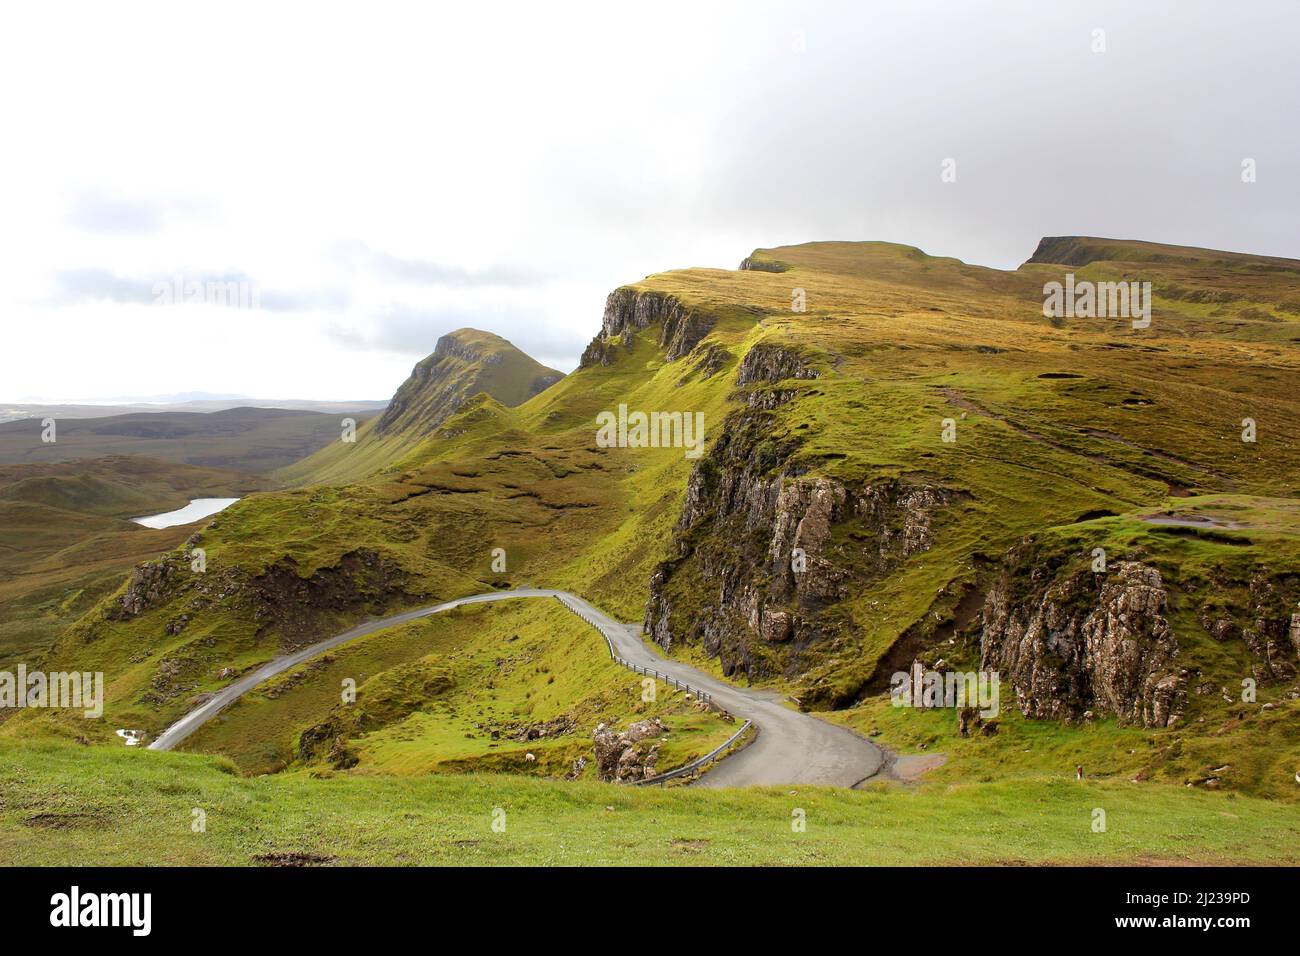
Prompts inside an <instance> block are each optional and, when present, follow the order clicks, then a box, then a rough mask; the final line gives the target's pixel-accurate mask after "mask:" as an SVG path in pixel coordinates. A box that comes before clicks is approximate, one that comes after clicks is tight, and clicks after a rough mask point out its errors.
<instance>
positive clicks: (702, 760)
mask: <svg viewBox="0 0 1300 956" xmlns="http://www.w3.org/2000/svg"><path fill="white" fill-rule="evenodd" d="M555 600H557V601H559V602H560V603H561V604H563V605H564V606H565V607H566V608H568V609H569V610H570V611H572V612H573V613H574V614H575V615H577V616H578V617H580V618H582V620H584V621H586V622H587V623H588V624H590V625H591V626H592V627H594V628H595V629H596V630H597V631H599V632H600V636H601V637H603V638H604V639H605V646H606V647H608V648H609V656H610V659H611V660H612V661H613V662H614V663H615V664H618V665H620V666H622V667H626V668H627V669H628V670H630V671H634V672H635V673H637V674H644V675H646V676H647V677H654V678H655V679H656V680H661V681H663V682H664V683H665V684H671V685H672V686H673V687H676V688H677V689H678V690H681V691H685V692H686V693H688V694H694V695H695V697H696V699H697V700H699V701H702V702H703V703H705V704H707V705H708V706H709V707H711V708H713V709H714V710H716V711H719V712H720V713H726V711H725V710H723V708H721V707H719V706H718V704H717V702H716V701H714V699H713V695H712V694H710V693H709V692H708V691H702V690H700V689H699V688H698V687H692V686H691V685H690V684H688V683H686V681H684V680H678V679H677V678H676V677H673V676H671V675H669V674H661V673H660V672H659V671H658V670H657V669H655V668H653V667H645V666H643V665H641V664H634V663H633V662H632V661H629V660H627V659H626V658H623V657H619V656H618V652H617V651H616V650H615V649H614V641H613V639H612V638H611V637H610V636H609V635H608V634H607V633H606V632H605V628H603V627H602V626H601V625H600V624H599V623H598V622H597V621H595V620H594V619H593V618H592V617H591V615H589V614H586V613H585V612H584V611H583V610H582V609H581V608H580V607H578V606H576V605H574V604H570V603H569V602H568V601H567V600H565V599H564V597H562V596H561V595H559V594H557V595H555ZM750 727H754V729H755V731H757V730H758V728H757V727H755V725H754V722H753V721H752V720H746V721H745V722H744V723H743V724H741V725H740V729H739V730H737V731H736V732H735V733H734V734H732V735H731V736H730V737H728V738H727V739H726V741H725V742H723V743H722V744H721V745H719V746H717V747H715V748H714V749H713V750H711V751H709V752H708V753H707V754H705V755H704V756H703V757H699V758H697V759H695V760H692V761H691V762H690V763H688V764H683V765H682V766H680V767H678V768H677V769H676V770H669V771H668V772H667V773H661V774H659V775H658V776H655V777H648V778H647V779H645V780H637V781H634V785H635V786H638V787H643V786H645V785H647V784H652V783H664V782H666V781H668V780H672V779H673V778H675V777H681V776H685V775H686V774H688V773H693V772H694V771H696V770H698V769H700V768H701V767H703V766H705V765H706V764H710V763H712V762H713V761H714V760H716V759H718V757H719V756H721V755H722V754H723V753H725V752H726V751H727V750H728V749H730V747H731V746H732V745H733V744H734V743H735V742H736V741H737V740H739V739H740V738H741V736H743V735H744V733H745V731H747V730H749V728H750Z"/></svg>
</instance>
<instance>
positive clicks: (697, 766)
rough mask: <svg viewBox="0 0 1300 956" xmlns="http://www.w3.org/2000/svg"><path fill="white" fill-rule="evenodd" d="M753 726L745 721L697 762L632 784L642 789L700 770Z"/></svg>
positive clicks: (752, 723)
mask: <svg viewBox="0 0 1300 956" xmlns="http://www.w3.org/2000/svg"><path fill="white" fill-rule="evenodd" d="M753 726H754V722H753V721H752V720H747V721H745V722H744V723H743V724H741V725H740V729H739V730H737V731H736V732H735V733H734V734H732V735H731V736H730V737H728V738H727V740H726V742H725V743H723V744H722V745H721V746H718V747H715V748H714V749H713V750H711V751H709V752H708V753H706V754H705V755H704V756H703V757H700V758H699V759H698V760H692V761H691V762H690V763H688V764H683V765H682V766H680V767H678V768H677V769H676V770H669V771H668V772H667V773H661V774H659V776H657V777H648V778H647V779H645V780H637V781H635V782H634V784H633V785H634V786H637V787H644V786H645V785H646V784H648V783H664V782H665V781H668V780H672V779H673V778H674V777H681V776H684V775H685V774H688V773H692V772H694V771H696V770H698V769H700V768H701V767H703V766H704V765H705V764H710V763H712V762H713V761H714V760H716V759H718V757H720V756H721V755H722V753H723V752H724V751H726V750H727V749H728V748H730V747H731V745H732V744H734V743H735V742H736V741H737V740H739V739H740V738H741V735H743V734H744V733H745V731H747V730H748V729H749V728H750V727H753Z"/></svg>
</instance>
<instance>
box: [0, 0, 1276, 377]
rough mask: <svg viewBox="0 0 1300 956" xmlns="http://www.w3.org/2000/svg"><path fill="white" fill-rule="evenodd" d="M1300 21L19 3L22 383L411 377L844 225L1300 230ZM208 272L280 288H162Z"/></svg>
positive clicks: (0, 272)
mask: <svg viewBox="0 0 1300 956" xmlns="http://www.w3.org/2000/svg"><path fill="white" fill-rule="evenodd" d="M1097 30H1104V45H1105V51H1104V52H1094V46H1096V45H1097V41H1098V35H1097V34H1096V33H1095V32H1094V31H1097ZM1297 37H1300V3H1296V2H1294V0H1283V2H1276V3H1273V2H1262V0H1261V2H1251V0H1241V2H1236V3H1213V2H1205V3H1199V2H1188V0H1179V2H1144V3H1130V2H1124V3H1115V4H1108V3H1082V2H1080V3H1070V4H1064V3H1062V4H1048V3H1033V2H1022V3H1011V2H1006V3H975V2H964V0H951V2H947V3H938V2H936V3H921V2H897V0H894V2H890V3H879V4H877V3H869V2H861V0H857V2H849V0H844V2H839V3H831V2H827V3H805V4H801V3H794V2H790V0H783V2H775V3H761V2H754V0H747V2H744V3H736V4H730V3H713V2H709V0H692V2H689V3H685V4H681V5H675V4H672V3H667V2H662V0H656V2H655V3H652V4H650V3H637V4H632V3H615V2H609V0H606V2H603V3H599V4H593V5H589V6H588V5H584V6H578V5H574V4H566V3H562V2H549V3H536V2H532V3H526V4H520V5H518V6H510V5H505V4H487V3H481V4H456V5H454V6H453V5H452V4H433V3H427V4H421V5H419V6H418V7H417V6H410V7H407V6H388V5H385V4H380V3H375V2H370V0H368V2H365V3H355V4H352V5H350V6H342V5H339V6H335V5H330V4H323V3H319V2H317V3H312V4H309V5H303V6H293V5H290V4H287V3H285V4H280V3H277V4H270V3H265V2H259V3H252V4H247V5H245V4H241V3H235V2H229V0H226V2H222V3H214V4H211V5H201V4H196V3H187V4H175V3H164V4H159V5H157V6H151V5H144V4H134V3H132V4H105V3H93V4H87V5H85V6H81V5H75V6H74V5H65V4H59V3H42V4H26V5H22V6H21V7H20V6H19V5H17V4H5V5H4V8H3V12H2V13H0V130H3V140H4V142H3V146H0V278H2V279H3V281H2V282H0V332H2V336H0V342H2V345H3V350H2V351H0V373H2V378H0V400H4V401H20V400H33V399H39V400H46V401H51V400H77V399H80V400H86V399H100V400H103V399H109V398H118V397H122V396H146V395H164V394H172V393H182V392H213V393H221V394H227V393H236V394H243V395H249V396H256V397H260V398H303V399H308V398H311V399H360V398H374V399H380V398H387V397H388V396H389V395H390V394H391V393H392V392H393V390H394V389H395V388H396V386H397V385H398V384H400V382H401V381H402V379H403V378H404V377H405V376H406V375H407V373H408V372H409V370H410V367H411V365H412V364H414V362H415V361H417V360H418V359H419V358H421V357H422V356H424V355H426V354H427V353H428V352H430V351H432V349H433V346H434V343H435V342H436V341H437V338H438V336H439V335H441V334H442V333H444V332H446V331H449V330H451V329H454V328H458V327H460V326H473V327H477V328H483V329H488V330H491V331H494V332H497V333H498V334H501V335H504V336H505V337H506V338H508V339H510V340H512V341H513V342H514V343H515V344H516V345H518V346H519V347H520V348H522V349H524V350H525V351H527V352H529V353H530V354H532V355H533V356H535V357H537V358H538V359H539V360H541V361H543V362H545V363H547V364H550V365H553V366H555V367H556V368H560V369H562V370H565V371H568V370H570V369H571V368H573V366H574V365H575V364H576V362H577V358H578V355H579V353H580V352H581V350H582V348H583V346H584V345H585V344H586V342H587V341H588V340H589V339H590V338H591V337H592V336H593V335H594V334H595V332H596V330H597V329H598V328H599V323H600V314H601V309H602V306H603V303H604V298H605V295H606V293H608V292H609V291H610V290H611V289H613V288H615V287H616V286H618V285H620V284H621V283H624V282H628V281H633V280H636V279H638V278H640V277H642V276H644V275H646V274H649V273H652V272H657V271H662V270H665V269H673V268H684V267H688V266H713V267H724V268H734V267H735V266H736V265H737V264H738V263H739V262H740V260H741V259H742V258H744V256H745V255H747V254H748V253H749V252H750V251H751V250H752V249H753V248H755V247H759V246H774V245H781V244H786V243H794V242H804V241H808V240H815V239H882V240H890V241H895V242H903V243H909V244H912V245H917V246H920V247H921V248H923V249H925V250H926V251H927V252H930V253H934V254H942V255H953V256H957V257H959V258H961V259H965V260H967V261H970V262H976V263H981V264H986V265H992V266H998V267H1004V268H1014V267H1015V266H1016V265H1018V264H1019V263H1020V262H1022V261H1023V260H1024V259H1026V258H1027V257H1028V256H1029V255H1030V254H1031V253H1032V252H1033V249H1034V246H1035V244H1036V243H1037V241H1038V239H1039V237H1040V236H1043V235H1074V234H1087V235H1102V236H1112V237H1122V238H1141V239H1151V240H1156V241H1162V242H1174V243H1182V244H1188V245H1202V246H1210V247H1216V248H1226V249H1233V250H1241V251H1249V252H1259V253H1268V254H1273V255H1281V256H1290V257H1296V258H1300V188H1298V185H1297V183H1298V181H1300V65H1298V60H1300V57H1297V55H1296V43H1297ZM949 158H951V159H954V160H955V161H956V171H957V179H956V182H943V181H942V178H941V171H942V163H943V161H944V160H945V159H949ZM1246 158H1250V159H1253V160H1255V162H1256V168H1257V181H1256V182H1254V183H1251V184H1246V183H1243V182H1242V178H1241V164H1242V161H1243V159H1246ZM208 280H212V281H229V282H233V283H243V284H244V285H242V286H238V287H239V288H242V289H247V290H249V291H250V299H249V300H248V301H245V302H238V301H237V302H235V303H233V305H225V306H223V305H221V304H219V303H211V302H209V303H188V304H187V303H183V302H182V303H181V304H173V305H163V304H160V303H159V301H158V300H159V299H160V298H165V296H164V295H163V293H162V292H160V290H161V289H162V288H163V286H160V285H159V283H165V284H166V287H167V288H171V287H172V286H171V284H172V283H174V282H177V281H179V282H180V283H182V285H181V289H182V290H183V289H184V285H183V284H184V283H187V282H206V281H208ZM183 297H184V296H182V298H183ZM254 297H255V302H253V301H252V299H253V298H254Z"/></svg>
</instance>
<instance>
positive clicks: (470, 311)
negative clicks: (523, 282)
mask: <svg viewBox="0 0 1300 956" xmlns="http://www.w3.org/2000/svg"><path fill="white" fill-rule="evenodd" d="M466 327H468V328H475V329H482V330H484V331H487V332H494V333H496V334H497V335H499V336H501V337H502V338H504V339H507V340H509V341H510V342H511V343H512V344H514V346H515V347H516V348H518V349H520V350H521V351H523V352H526V353H527V354H529V355H531V356H532V357H533V358H535V359H537V360H538V361H545V360H544V359H543V358H542V356H550V357H554V356H576V355H578V354H579V353H581V352H582V350H583V348H585V347H586V345H587V342H588V340H589V339H590V336H588V335H583V334H582V333H579V332H575V331H574V330H572V329H565V328H557V327H554V326H549V325H547V324H546V323H545V322H544V321H543V320H542V318H541V317H540V316H539V315H538V313H537V312H535V311H533V310H530V309H527V308H514V307H511V306H493V305H489V306H482V307H471V308H431V309H425V308H419V307H414V306H407V305H395V306H393V307H391V308H390V309H388V310H386V311H385V312H383V313H381V314H379V315H375V316H372V317H371V318H370V321H369V323H368V325H367V327H365V328H364V329H360V330H359V329H355V328H344V327H341V326H335V327H334V328H332V329H331V330H330V336H331V337H332V338H333V339H334V340H335V341H337V342H339V343H341V344H343V345H346V346H348V347H349V348H360V349H375V350H382V351H388V352H398V353H402V354H406V355H411V356H418V357H423V356H425V355H428V354H429V353H430V352H432V351H433V348H434V346H435V345H436V344H437V343H438V338H439V337H440V336H442V335H445V334H446V333H447V332H451V331H453V330H454V329H460V328H466ZM553 362H558V363H560V364H559V365H557V366H556V367H562V366H564V365H569V366H572V365H573V364H574V363H573V360H572V359H570V360H568V361H567V362H566V361H565V360H564V359H554V358H553ZM547 364H552V362H548V363H547Z"/></svg>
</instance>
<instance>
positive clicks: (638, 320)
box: [579, 286, 714, 368]
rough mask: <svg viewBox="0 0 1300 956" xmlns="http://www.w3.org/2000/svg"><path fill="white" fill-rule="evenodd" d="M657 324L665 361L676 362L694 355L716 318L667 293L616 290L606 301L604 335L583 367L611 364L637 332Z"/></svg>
mask: <svg viewBox="0 0 1300 956" xmlns="http://www.w3.org/2000/svg"><path fill="white" fill-rule="evenodd" d="M655 324H659V326H660V329H659V346H660V347H661V348H663V349H664V351H665V358H667V360H668V361H670V362H672V361H675V360H676V359H679V358H681V357H682V356H683V355H686V354H687V353H688V352H690V351H691V349H693V348H695V346H696V345H698V344H699V343H700V341H701V340H702V339H703V338H704V337H705V336H706V335H708V334H709V331H710V330H711V329H712V328H713V325H714V318H713V316H711V315H707V314H705V313H703V312H695V311H692V310H690V309H687V308H686V307H685V306H683V305H682V304H681V303H680V302H679V301H678V300H677V299H676V298H674V297H673V296H671V295H667V294H665V293H663V292H649V291H640V290H637V289H633V288H631V287H629V286H624V287H622V288H620V289H615V290H614V291H613V292H611V293H610V294H609V296H608V297H607V298H606V299H605V314H604V315H603V316H602V317H601V322H600V334H599V335H597V336H596V337H595V338H594V339H592V340H591V344H589V345H588V346H587V348H586V351H584V352H583V353H582V361H581V362H580V363H579V368H589V367H590V366H593V365H609V364H610V363H611V362H613V361H614V358H615V356H616V355H617V354H618V349H619V347H620V346H622V345H626V344H627V343H628V342H630V341H631V336H632V335H633V334H634V333H635V332H637V331H639V330H641V329H646V328H649V327H650V326H652V325H655Z"/></svg>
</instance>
